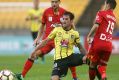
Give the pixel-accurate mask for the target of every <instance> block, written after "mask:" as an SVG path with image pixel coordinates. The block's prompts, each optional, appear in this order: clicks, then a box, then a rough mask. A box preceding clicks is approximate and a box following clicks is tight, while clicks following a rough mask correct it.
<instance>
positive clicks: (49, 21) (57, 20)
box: [42, 7, 65, 39]
mask: <svg viewBox="0 0 119 80" xmlns="http://www.w3.org/2000/svg"><path fill="white" fill-rule="evenodd" d="M64 12H65V9H63V8H61V7H59V12H58V14H55V13H54V11H53V8H52V7H50V8H48V9H46V10H45V11H44V13H43V17H42V23H43V24H45V25H46V30H45V34H44V36H43V39H45V38H46V37H47V36H48V35H49V34H50V32H51V31H52V30H53V29H54V27H56V25H61V20H62V16H63V14H64Z"/></svg>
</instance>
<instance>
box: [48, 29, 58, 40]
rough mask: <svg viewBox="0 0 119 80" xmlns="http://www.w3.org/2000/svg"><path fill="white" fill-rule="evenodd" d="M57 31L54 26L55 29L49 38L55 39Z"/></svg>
mask: <svg viewBox="0 0 119 80" xmlns="http://www.w3.org/2000/svg"><path fill="white" fill-rule="evenodd" d="M56 33H57V28H54V29H53V31H52V32H51V33H50V34H49V36H48V38H49V39H54V38H55V36H56Z"/></svg>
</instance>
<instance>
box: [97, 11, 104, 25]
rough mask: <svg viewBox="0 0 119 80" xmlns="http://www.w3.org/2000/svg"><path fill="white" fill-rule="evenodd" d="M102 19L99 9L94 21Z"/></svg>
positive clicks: (99, 21)
mask: <svg viewBox="0 0 119 80" xmlns="http://www.w3.org/2000/svg"><path fill="white" fill-rule="evenodd" d="M102 19H103V16H102V14H101V11H99V12H98V13H97V15H96V18H95V23H97V24H100V23H101V22H102Z"/></svg>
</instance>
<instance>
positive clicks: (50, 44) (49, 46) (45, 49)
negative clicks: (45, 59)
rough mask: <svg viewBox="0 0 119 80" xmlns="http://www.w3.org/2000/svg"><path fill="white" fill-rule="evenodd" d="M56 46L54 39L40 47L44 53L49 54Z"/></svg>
mask: <svg viewBox="0 0 119 80" xmlns="http://www.w3.org/2000/svg"><path fill="white" fill-rule="evenodd" d="M54 47H55V45H54V41H53V40H51V41H49V42H48V43H47V44H46V45H45V46H44V47H42V48H40V51H41V52H42V54H43V55H45V54H48V53H49V52H50V51H51V50H52V49H53V48H54Z"/></svg>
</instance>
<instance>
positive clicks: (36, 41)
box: [33, 38, 39, 46]
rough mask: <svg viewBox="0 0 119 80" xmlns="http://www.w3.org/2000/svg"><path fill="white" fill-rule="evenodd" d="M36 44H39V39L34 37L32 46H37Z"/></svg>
mask: <svg viewBox="0 0 119 80" xmlns="http://www.w3.org/2000/svg"><path fill="white" fill-rule="evenodd" d="M38 44H39V39H37V38H36V39H35V40H34V44H33V46H37V45H38Z"/></svg>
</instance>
